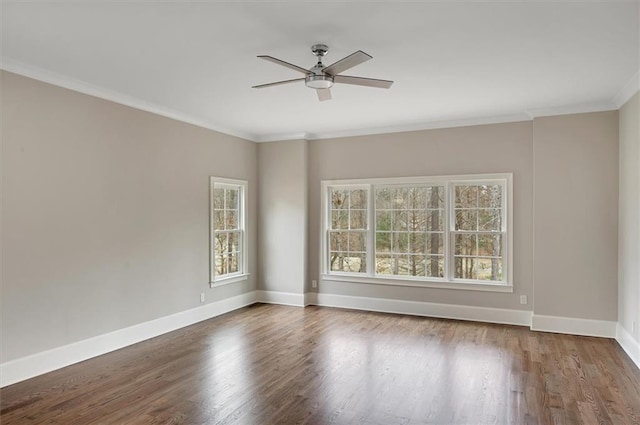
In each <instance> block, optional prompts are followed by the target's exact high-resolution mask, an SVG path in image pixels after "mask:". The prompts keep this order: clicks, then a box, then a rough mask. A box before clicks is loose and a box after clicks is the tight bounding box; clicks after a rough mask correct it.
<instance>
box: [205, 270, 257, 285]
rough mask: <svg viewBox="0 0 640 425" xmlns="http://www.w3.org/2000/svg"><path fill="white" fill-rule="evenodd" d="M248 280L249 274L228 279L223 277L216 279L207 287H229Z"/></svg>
mask: <svg viewBox="0 0 640 425" xmlns="http://www.w3.org/2000/svg"><path fill="white" fill-rule="evenodd" d="M247 279H249V273H245V274H237V275H233V276H229V277H223V278H220V279H216V280H214V281H213V282H209V287H211V288H217V287H218V286H224V285H229V284H230V283H236V282H242V281H244V280H247Z"/></svg>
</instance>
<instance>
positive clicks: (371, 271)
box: [367, 184, 377, 276]
mask: <svg viewBox="0 0 640 425" xmlns="http://www.w3.org/2000/svg"><path fill="white" fill-rule="evenodd" d="M375 207H376V200H375V188H374V186H373V185H371V184H370V185H369V187H368V193H367V275H368V276H374V275H375V271H376V252H375V249H376V239H375V238H376V226H377V224H376V212H375Z"/></svg>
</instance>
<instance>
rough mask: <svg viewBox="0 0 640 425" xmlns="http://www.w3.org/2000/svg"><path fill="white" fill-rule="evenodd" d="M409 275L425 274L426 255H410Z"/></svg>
mask: <svg viewBox="0 0 640 425" xmlns="http://www.w3.org/2000/svg"><path fill="white" fill-rule="evenodd" d="M408 266H409V268H408V270H407V272H408V274H409V276H424V272H425V256H424V255H409V263H408Z"/></svg>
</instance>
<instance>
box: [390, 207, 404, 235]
mask: <svg viewBox="0 0 640 425" xmlns="http://www.w3.org/2000/svg"><path fill="white" fill-rule="evenodd" d="M392 226H393V230H396V231H406V230H407V212H406V211H394V212H393V223H392Z"/></svg>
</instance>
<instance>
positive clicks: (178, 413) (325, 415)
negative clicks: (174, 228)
mask: <svg viewBox="0 0 640 425" xmlns="http://www.w3.org/2000/svg"><path fill="white" fill-rule="evenodd" d="M0 400H1V401H0V423H2V425H13V424H64V425H72V424H79V425H90V424H105V425H109V424H118V425H121V424H189V425H197V424H220V425H223V424H224V425H240V424H242V425H245V424H247V425H254V424H255V425H267V424H279V425H282V424H284V425H286V424H380V425H394V424H441V425H444V424H452V425H464V424H469V425H471V424H473V425H484V424H541V425H552V424H587V425H589V424H622V425H633V424H640V371H639V370H638V369H637V368H636V367H635V365H633V363H632V362H631V360H630V359H629V358H628V357H627V356H626V355H625V354H624V352H623V351H622V349H621V348H620V347H619V346H618V345H617V343H616V342H615V341H612V340H608V339H601V338H587V337H577V336H568V335H558V334H549V333H542V332H531V331H529V330H528V329H526V328H523V327H517V326H502V325H490V324H481V323H471V322H460V321H452V320H439V319H429V318H422V317H411V316H402V315H391V314H380V313H368V312H359V311H348V310H339V309H330V308H320V307H307V308H304V309H302V308H296V307H285V306H274V305H261V304H259V305H255V306H252V307H247V308H244V309H241V310H238V311H235V312H232V313H229V314H226V315H224V316H220V317H217V318H214V319H211V320H208V321H205V322H202V323H199V324H196V325H193V326H190V327H188V328H184V329H182V330H178V331H175V332H172V333H169V334H166V335H163V336H160V337H157V338H154V339H151V340H148V341H145V342H142V343H140V344H136V345H133V346H131V347H128V348H125V349H122V350H119V351H116V352H113V353H110V354H107V355H104V356H101V357H98V358H95V359H91V360H88V361H86V362H83V363H80V364H77V365H74V366H70V367H68V368H65V369H61V370H58V371H55V372H52V373H49V374H46V375H43V376H40V377H37V378H34V379H31V380H28V381H24V382H21V383H18V384H15V385H12V386H9V387H6V388H3V389H2V390H1V391H0Z"/></svg>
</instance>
